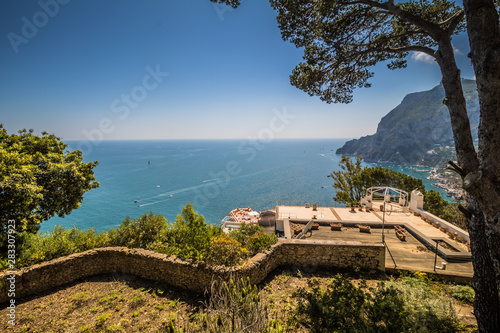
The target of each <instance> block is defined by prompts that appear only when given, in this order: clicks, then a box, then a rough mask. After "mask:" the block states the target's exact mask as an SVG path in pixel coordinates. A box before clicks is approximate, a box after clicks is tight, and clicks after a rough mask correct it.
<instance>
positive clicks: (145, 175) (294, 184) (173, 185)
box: [40, 139, 446, 232]
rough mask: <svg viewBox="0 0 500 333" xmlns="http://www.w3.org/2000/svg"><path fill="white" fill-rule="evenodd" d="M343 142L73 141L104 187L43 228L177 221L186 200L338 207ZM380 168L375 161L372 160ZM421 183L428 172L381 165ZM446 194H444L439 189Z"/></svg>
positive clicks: (213, 213) (213, 208)
mask: <svg viewBox="0 0 500 333" xmlns="http://www.w3.org/2000/svg"><path fill="white" fill-rule="evenodd" d="M345 141H346V139H279V140H278V139H275V140H259V139H244V140H162V141H154V140H141V141H101V142H89V141H86V142H78V141H68V142H67V143H68V144H69V149H76V148H82V151H83V157H84V161H86V162H88V161H99V165H98V166H97V167H96V168H95V169H94V173H95V177H96V180H97V181H98V182H99V183H100V186H99V187H98V188H96V189H93V190H91V191H89V192H87V193H86V194H84V197H83V201H82V203H81V206H80V208H78V209H75V210H73V212H71V214H69V215H67V216H65V217H63V218H60V217H54V218H51V219H50V220H48V221H44V222H43V223H42V225H41V228H40V231H41V232H45V231H50V230H52V228H53V227H54V226H55V225H62V226H63V227H66V228H71V227H78V228H80V229H88V228H91V227H93V228H95V229H96V230H97V231H104V230H108V229H110V228H114V227H117V226H119V225H120V224H121V222H122V221H123V219H124V218H125V217H126V216H129V217H131V218H135V217H139V216H141V215H143V214H144V213H149V212H153V213H155V214H161V215H163V216H165V217H166V218H167V220H168V221H169V222H174V221H175V218H176V216H177V214H180V213H181V211H182V208H183V207H184V206H185V205H186V203H188V202H190V203H192V204H193V206H194V209H195V211H197V212H198V213H200V214H202V215H203V216H204V217H205V220H206V222H207V223H212V224H219V223H220V221H221V220H222V219H223V218H224V217H225V216H226V215H228V214H229V212H230V211H231V210H232V209H234V208H237V207H250V208H252V209H253V210H255V211H263V210H266V209H273V208H275V206H276V205H304V204H305V203H309V204H311V205H312V204H317V205H319V206H331V207H338V206H341V205H340V204H338V203H336V202H334V201H333V199H332V198H333V196H334V195H335V190H334V188H333V187H332V179H331V178H330V177H328V175H329V174H330V173H331V172H332V171H334V170H339V166H338V163H339V161H340V159H341V156H340V155H336V154H335V151H336V150H337V148H340V147H341V146H342V145H343V144H344V143H345ZM369 165H370V166H375V164H369ZM384 166H385V167H389V168H391V169H394V170H397V171H400V172H404V173H407V174H410V175H411V176H413V177H417V178H421V179H423V180H424V184H425V185H426V189H427V190H429V189H434V190H440V189H438V188H437V187H434V186H432V182H431V181H429V180H428V179H427V177H428V176H429V171H430V170H419V169H416V168H411V167H403V166H398V165H384ZM440 191H441V193H442V195H443V196H446V193H445V192H444V191H442V190H440Z"/></svg>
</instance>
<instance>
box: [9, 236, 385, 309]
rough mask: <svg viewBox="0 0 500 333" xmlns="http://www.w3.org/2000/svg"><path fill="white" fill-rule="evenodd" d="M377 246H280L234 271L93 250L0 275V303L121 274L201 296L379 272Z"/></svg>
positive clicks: (381, 256)
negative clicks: (286, 280) (269, 279)
mask: <svg viewBox="0 0 500 333" xmlns="http://www.w3.org/2000/svg"><path fill="white" fill-rule="evenodd" d="M384 263H385V248H384V246H383V245H382V244H381V243H376V244H366V243H361V242H348V241H307V240H280V241H278V243H276V244H275V245H273V246H272V247H271V248H270V249H269V250H268V251H266V252H265V253H259V254H257V255H255V256H254V257H253V258H251V259H249V260H247V261H246V262H245V263H244V264H242V265H240V266H236V267H224V266H207V265H205V264H204V263H200V262H196V261H191V260H181V259H179V258H177V257H175V256H169V255H165V254H159V253H156V252H152V251H148V250H143V249H128V248H123V247H109V248H98V249H93V250H89V251H85V252H82V253H77V254H73V255H70V256H66V257H63V258H58V259H54V260H51V261H49V262H45V263H42V264H37V265H33V266H30V267H26V268H22V269H20V270H18V271H15V272H11V271H9V270H6V271H3V272H0V286H1V287H0V290H1V294H0V303H5V302H8V301H9V300H10V299H12V298H13V296H12V290H13V289H14V293H15V298H16V299H19V298H22V297H27V296H31V295H35V294H37V293H40V292H43V291H46V290H49V289H52V288H55V287H59V286H62V285H64V284H66V283H70V282H73V281H76V280H79V279H82V278H86V277H90V276H93V275H98V274H108V273H124V274H131V275H135V276H138V277H141V278H145V279H151V280H155V281H160V282H164V283H167V284H170V285H173V286H176V287H179V288H183V289H187V290H191V291H197V292H203V291H205V290H207V289H208V290H209V289H210V285H211V283H212V281H213V279H227V278H228V277H229V276H231V275H232V276H237V275H244V276H248V277H249V278H250V281H251V282H252V283H254V284H257V283H259V282H260V281H262V280H263V279H264V278H265V277H266V276H267V275H268V274H269V273H270V272H271V271H273V270H274V269H276V268H278V267H279V266H297V267H307V268H308V269H314V268H316V267H318V268H319V267H337V268H355V267H359V268H361V269H364V270H369V271H376V270H378V271H384Z"/></svg>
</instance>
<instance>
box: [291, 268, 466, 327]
mask: <svg viewBox="0 0 500 333" xmlns="http://www.w3.org/2000/svg"><path fill="white" fill-rule="evenodd" d="M308 284H309V286H310V289H307V290H306V289H300V290H299V291H298V292H297V293H296V295H295V297H296V298H298V306H297V308H296V310H295V312H294V315H293V317H292V320H293V321H295V322H296V323H297V324H298V325H300V326H303V327H305V328H306V329H309V330H310V331H312V332H333V331H340V332H455V331H456V328H457V327H458V320H457V317H456V313H455V311H454V308H453V306H452V303H451V300H450V299H448V298H447V297H446V296H445V295H441V296H440V297H439V298H438V297H436V295H435V294H434V293H433V292H432V291H431V290H430V289H429V287H428V286H427V283H426V281H425V280H422V279H418V278H404V279H402V280H401V281H398V282H389V283H387V284H384V283H379V284H378V286H377V287H376V288H375V289H371V290H370V291H364V290H363V288H365V284H364V283H361V286H360V287H356V286H355V285H353V284H352V282H351V281H349V280H348V279H347V278H345V277H342V276H340V275H337V276H336V277H335V278H334V279H332V281H331V282H330V283H329V284H328V285H327V286H326V290H323V289H321V288H320V286H319V283H318V282H317V280H314V279H313V280H309V281H308Z"/></svg>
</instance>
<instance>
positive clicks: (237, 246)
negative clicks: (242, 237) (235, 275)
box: [205, 234, 248, 266]
mask: <svg viewBox="0 0 500 333" xmlns="http://www.w3.org/2000/svg"><path fill="white" fill-rule="evenodd" d="M247 256H248V250H247V249H245V248H243V247H242V246H241V243H240V242H238V241H237V240H235V239H234V238H232V237H230V236H228V235H226V234H222V235H219V236H216V237H213V238H212V239H211V240H210V246H209V248H208V254H207V256H206V257H205V261H206V262H208V263H211V264H215V265H226V266H233V265H236V264H238V263H239V262H240V261H241V259H242V258H245V257H247Z"/></svg>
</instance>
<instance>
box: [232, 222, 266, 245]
mask: <svg viewBox="0 0 500 333" xmlns="http://www.w3.org/2000/svg"><path fill="white" fill-rule="evenodd" d="M263 231H264V228H263V227H261V226H260V225H258V224H257V223H245V222H242V223H241V224H240V227H239V228H238V229H234V230H231V232H230V233H229V236H231V237H233V238H234V239H236V240H237V241H238V242H240V243H241V244H243V245H245V244H246V243H247V241H248V239H249V238H250V237H252V236H253V235H254V234H256V233H257V232H263Z"/></svg>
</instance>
